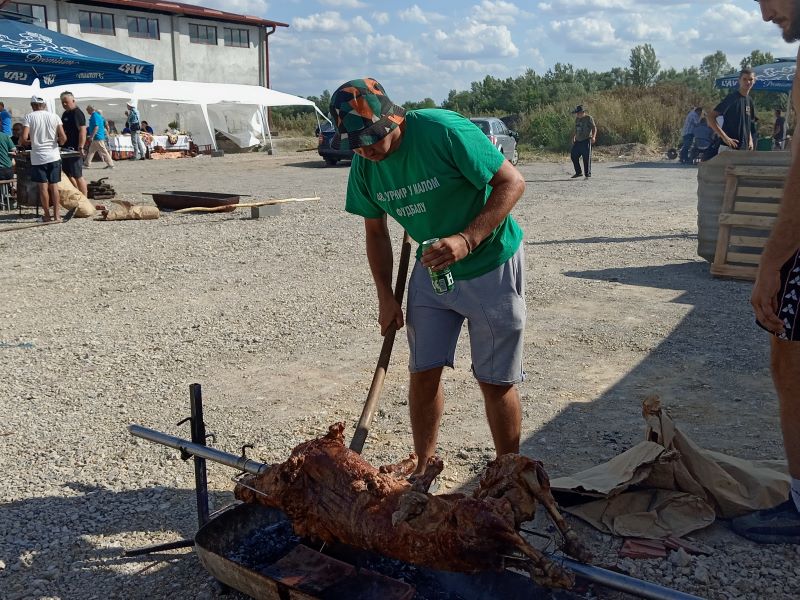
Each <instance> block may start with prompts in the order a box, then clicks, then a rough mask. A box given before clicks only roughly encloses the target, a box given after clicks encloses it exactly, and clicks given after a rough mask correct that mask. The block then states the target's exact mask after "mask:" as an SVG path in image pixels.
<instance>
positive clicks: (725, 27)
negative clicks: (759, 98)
mask: <svg viewBox="0 0 800 600" xmlns="http://www.w3.org/2000/svg"><path fill="white" fill-rule="evenodd" d="M199 3H200V4H204V5H206V6H213V7H216V8H220V9H224V10H228V11H231V12H237V13H242V14H250V15H256V16H259V17H263V18H267V19H270V20H273V21H279V22H283V23H288V24H289V25H290V27H288V28H279V29H278V31H277V32H276V33H275V34H274V35H273V36H272V37H270V68H271V81H272V87H273V88H275V89H276V90H280V91H284V92H289V93H293V94H298V95H301V96H310V95H319V94H320V93H321V92H322V90H324V89H329V90H331V91H333V90H334V89H335V88H336V87H338V86H339V85H340V84H341V83H343V82H344V81H346V80H348V79H352V78H356V77H361V76H371V77H375V78H376V79H378V80H379V81H381V83H383V84H384V87H386V90H387V92H388V93H389V95H390V96H391V98H392V99H393V100H395V101H397V102H405V101H406V100H421V99H423V98H425V97H430V98H433V99H434V100H435V101H436V102H441V101H442V100H443V99H444V98H446V97H447V94H448V92H449V91H450V90H451V89H459V90H463V89H467V88H468V87H469V84H470V82H472V81H477V80H480V79H483V77H485V76H486V75H492V76H495V77H503V78H505V77H514V76H517V75H520V74H521V73H523V72H524V71H525V70H526V69H528V68H532V69H534V70H535V71H536V72H538V73H544V72H545V71H547V69H548V68H550V67H552V66H553V65H554V64H555V63H557V62H563V63H572V64H573V65H574V66H576V67H584V68H588V69H591V70H607V69H610V68H612V67H615V66H627V65H628V57H629V55H630V50H631V48H633V47H634V46H636V45H638V44H644V43H650V44H652V45H653V47H654V48H655V50H656V54H657V56H658V58H659V60H660V61H661V66H662V68H663V67H675V68H678V69H681V68H683V67H685V66H691V65H699V64H700V61H701V60H702V58H703V57H704V56H706V55H708V54H711V53H713V52H715V51H716V50H722V51H723V52H725V54H726V55H727V56H728V61H729V62H730V63H731V64H733V65H738V63H739V61H740V60H741V59H742V58H743V57H744V56H746V55H749V54H750V51H751V50H754V49H759V50H764V51H769V52H772V53H773V54H774V55H775V56H794V55H795V54H796V53H797V47H796V46H797V45H796V44H795V45H789V44H786V43H784V42H783V41H782V40H781V38H780V35H779V30H778V28H777V27H776V26H775V25H773V24H772V23H764V22H763V21H762V20H761V14H760V11H759V9H758V4H757V3H755V2H753V0H728V1H721V0H693V1H691V2H687V1H681V0H543V1H538V0H526V1H523V0H428V1H427V2H423V1H421V0H417V1H416V2H414V1H406V0H394V1H392V2H387V1H385V0H384V1H375V0H199Z"/></svg>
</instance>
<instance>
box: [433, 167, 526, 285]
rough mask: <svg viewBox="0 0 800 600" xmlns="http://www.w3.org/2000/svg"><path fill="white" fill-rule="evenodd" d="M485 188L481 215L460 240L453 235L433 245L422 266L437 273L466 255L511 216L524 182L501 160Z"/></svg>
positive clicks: (513, 169) (465, 229)
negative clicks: (487, 195)
mask: <svg viewBox="0 0 800 600" xmlns="http://www.w3.org/2000/svg"><path fill="white" fill-rule="evenodd" d="M489 185H491V186H492V193H491V194H489V197H488V198H487V199H486V205H485V206H484V207H483V209H482V210H481V212H479V213H478V215H477V216H476V217H475V218H474V219H473V220H472V222H471V223H470V224H469V225H467V226H466V228H464V230H463V231H462V232H461V234H462V235H463V237H462V235H459V234H458V233H456V234H454V235H451V236H448V237H446V238H442V239H441V240H439V241H438V242H436V243H435V244H434V245H433V246H431V248H430V250H428V251H427V252H426V253H425V254H423V255H422V264H423V265H424V266H426V267H429V268H432V269H433V270H434V271H439V270H441V269H444V268H445V267H449V266H450V265H452V264H453V263H454V262H456V261H458V260H461V259H462V258H464V257H465V256H467V255H468V254H469V253H470V251H471V250H474V249H475V248H477V247H478V245H479V244H480V243H481V242H482V241H483V240H484V239H486V238H487V237H488V236H489V234H490V233H492V231H494V230H495V228H497V226H498V225H500V223H501V222H502V221H503V219H505V218H506V217H507V216H508V215H509V214H510V213H511V211H512V210H513V208H514V206H515V205H516V204H517V201H518V200H519V199H520V197H521V196H522V193H523V192H524V191H525V179H523V177H522V175H521V174H520V172H519V171H517V169H516V168H514V166H513V165H512V164H511V163H510V162H508V161H507V160H504V161H503V164H502V165H501V166H500V168H499V169H498V170H497V173H495V174H494V177H492V179H491V181H489ZM465 238H466V239H465Z"/></svg>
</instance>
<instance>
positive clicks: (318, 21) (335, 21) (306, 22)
mask: <svg viewBox="0 0 800 600" xmlns="http://www.w3.org/2000/svg"><path fill="white" fill-rule="evenodd" d="M292 27H294V28H295V29H296V30H297V31H317V32H323V33H336V32H342V31H347V30H348V29H349V27H348V23H347V21H345V20H344V19H342V15H340V14H339V13H338V12H336V11H328V12H323V13H315V14H313V15H308V16H307V17H297V18H296V19H294V20H293V21H292Z"/></svg>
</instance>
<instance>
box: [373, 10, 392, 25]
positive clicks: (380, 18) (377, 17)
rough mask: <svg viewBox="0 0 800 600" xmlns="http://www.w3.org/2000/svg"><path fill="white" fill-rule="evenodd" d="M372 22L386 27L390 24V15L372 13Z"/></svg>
mask: <svg viewBox="0 0 800 600" xmlns="http://www.w3.org/2000/svg"><path fill="white" fill-rule="evenodd" d="M372 20H373V21H375V23H376V24H377V25H386V24H387V23H388V22H389V13H387V12H374V13H372Z"/></svg>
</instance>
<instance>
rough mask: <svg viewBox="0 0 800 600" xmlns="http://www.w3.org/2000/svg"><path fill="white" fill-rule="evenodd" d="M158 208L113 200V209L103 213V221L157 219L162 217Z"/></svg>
mask: <svg viewBox="0 0 800 600" xmlns="http://www.w3.org/2000/svg"><path fill="white" fill-rule="evenodd" d="M160 214H161V213H160V212H159V211H158V207H156V206H141V205H138V204H133V203H132V202H128V201H126V200H112V201H111V208H109V209H108V210H104V211H103V216H102V217H101V218H100V220H101V221H139V220H146V219H157V218H158V217H159V216H160Z"/></svg>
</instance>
